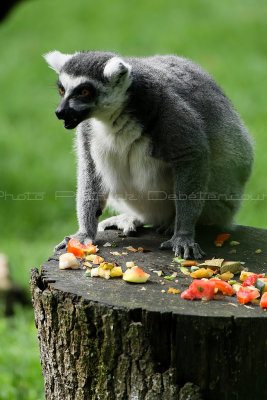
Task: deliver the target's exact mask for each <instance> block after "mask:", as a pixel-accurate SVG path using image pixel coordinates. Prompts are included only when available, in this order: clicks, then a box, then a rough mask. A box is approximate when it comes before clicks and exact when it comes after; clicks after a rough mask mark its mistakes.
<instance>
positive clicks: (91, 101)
mask: <svg viewBox="0 0 267 400" xmlns="http://www.w3.org/2000/svg"><path fill="white" fill-rule="evenodd" d="M44 58H45V60H46V61H47V63H48V64H49V66H50V67H51V68H52V69H54V70H55V71H56V72H57V73H58V89H59V94H60V96H61V101H60V103H59V105H58V107H57V109H56V115H57V117H58V118H59V119H63V120H64V126H65V128H67V129H73V128H75V127H76V126H77V125H78V124H79V123H80V122H82V121H84V120H85V119H88V118H90V117H98V118H100V119H101V118H102V119H109V118H110V117H111V115H112V114H114V113H115V112H116V111H117V110H119V109H120V108H121V107H122V106H123V104H124V103H125V101H126V99H127V93H126V92H127V89H128V88H129V86H130V85H131V66H130V65H129V64H128V63H126V62H125V61H124V60H123V59H121V58H120V57H118V56H117V55H115V54H113V53H107V52H78V53H74V54H62V53H60V52H59V51H52V52H50V53H47V54H45V55H44Z"/></svg>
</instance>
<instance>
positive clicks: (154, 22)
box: [0, 0, 267, 399]
mask: <svg viewBox="0 0 267 400" xmlns="http://www.w3.org/2000/svg"><path fill="white" fill-rule="evenodd" d="M266 20H267V3H266V1H265V0H254V1H252V0H225V1H222V2H217V1H214V0H180V1H177V0H167V1H166V0H153V1H152V0H151V1H145V0H129V1H125V0H113V1H112V2H110V1H108V0H99V1H97V2H93V1H86V0H77V1H71V0H65V1H64V2H63V1H52V0H46V1H33V0H28V1H24V2H22V3H21V4H20V5H19V6H18V7H17V8H15V9H14V11H13V12H12V13H11V14H10V16H9V17H8V18H7V19H6V20H5V21H4V22H3V23H2V25H1V26H0V38H1V40H0V54H1V63H0V87H1V100H2V101H1V109H0V122H1V134H0V170H1V184H0V206H1V213H0V226H1V242H0V251H1V252H5V253H6V254H7V255H8V256H9V259H10V263H11V272H12V276H13V278H14V279H15V280H16V281H18V282H20V283H21V284H22V285H23V286H24V287H27V288H28V281H29V269H30V268H31V267H38V266H39V265H40V264H41V263H42V262H43V261H44V260H45V259H46V258H47V257H48V255H50V254H51V252H52V249H53V246H54V245H55V244H56V243H57V242H59V241H60V240H61V239H62V238H63V236H64V235H65V234H67V233H72V232H74V231H75V230H76V229H77V223H76V217H75V212H74V209H75V198H74V192H75V186H76V183H75V179H76V178H75V175H76V171H75V170H76V165H75V157H74V154H73V150H72V141H73V135H74V134H73V133H72V132H68V131H65V130H64V128H63V127H62V124H61V123H60V122H59V121H57V119H56V118H55V115H54V110H55V108H56V105H57V102H58V95H57V91H56V87H55V82H56V75H55V73H54V72H53V71H52V70H49V69H48V67H47V65H46V63H45V62H44V60H43V59H42V57H41V55H42V54H44V53H46V52H48V51H50V50H53V49H58V50H61V51H63V52H69V53H71V52H74V51H76V50H91V49H103V50H111V51H116V52H118V53H120V54H122V55H136V56H144V55H153V54H156V53H162V54H166V53H175V54H179V55H182V56H185V57H188V58H191V59H193V60H194V61H196V62H198V63H199V64H201V65H202V66H203V67H204V68H205V69H206V70H207V71H209V72H210V73H211V74H212V75H213V76H214V77H215V79H216V80H217V81H218V82H219V83H220V85H221V86H222V87H223V89H224V90H225V92H226V93H227V95H228V96H229V97H230V98H231V100H232V102H233V104H234V105H235V108H236V109H237V111H238V112H239V113H240V114H241V116H242V117H243V119H244V121H245V123H246V125H247V127H248V128H249V130H250V132H251V133H252V135H253V137H254V139H255V166H254V171H253V174H252V177H251V180H250V182H249V184H248V186H247V192H246V193H247V196H248V200H246V201H244V203H243V207H242V209H241V211H240V213H239V215H238V218H237V221H238V222H239V223H241V224H248V225H253V226H258V227H263V228H264V227H266V226H267V213H266V212H265V210H266V199H264V200H256V198H257V196H258V195H260V196H263V195H265V194H267V193H266V185H265V151H266V150H265V149H266V147H267V136H266V133H265V132H266V126H267V114H266V92H267V81H266V71H267V50H266V37H267V24H266ZM65 191H67V192H70V193H69V197H59V195H60V194H61V195H62V194H63V193H62V192H65ZM27 193H30V194H27ZM34 196H37V197H38V196H39V197H40V198H41V200H29V199H28V198H29V197H30V198H33V197H34ZM0 335H1V337H2V338H3V337H4V342H5V343H4V344H5V346H4V348H5V350H4V356H2V355H1V359H0V368H1V371H3V370H5V371H6V372H5V373H4V374H3V378H2V374H0V376H1V378H0V379H2V380H0V388H1V389H0V390H1V391H2V392H3V393H5V394H2V393H1V392H0V399H2V398H3V399H16V398H20V399H21V398H23V397H22V396H24V394H25V393H27V395H26V394H25V396H26V397H25V398H27V399H31V398H35V399H39V397H38V396H40V393H41V390H42V385H43V382H42V377H41V373H40V368H39V367H36V369H35V368H32V367H31V366H29V369H28V370H27V374H29V375H28V378H27V379H25V380H24V382H23V383H22V379H20V378H18V376H20V375H18V374H21V373H22V372H24V369H25V365H26V364H27V363H28V362H29V363H30V364H31V363H32V364H31V365H37V364H38V363H39V354H38V349H37V347H36V345H34V346H31V345H30V346H26V345H25V344H26V343H27V342H28V341H29V343H36V331H35V329H34V326H33V322H32V315H31V313H28V314H27V313H26V314H25V315H23V313H22V312H17V313H16V315H15V317H14V318H10V319H9V320H8V321H6V320H4V319H1V320H0ZM22 350H23V351H22ZM1 351H3V350H2V342H1ZM16 353H17V354H19V355H20V356H19V357H16ZM0 354H1V353H0ZM12 364H14V365H15V366H16V368H14V370H13V367H12ZM30 364H27V365H30ZM38 365H39V364H38ZM11 367H12V368H11ZM16 374H17V375H16ZM31 374H32V379H30V375H31ZM27 391H28V392H27ZM19 395H20V397H19ZM4 396H5V397H4ZM8 396H9V397H8ZM27 396H28V397H27ZM34 396H35V397H34Z"/></svg>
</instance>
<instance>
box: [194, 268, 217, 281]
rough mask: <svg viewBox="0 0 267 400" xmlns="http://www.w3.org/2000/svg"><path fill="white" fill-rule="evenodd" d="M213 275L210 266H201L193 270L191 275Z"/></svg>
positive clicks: (207, 276) (199, 276)
mask: <svg viewBox="0 0 267 400" xmlns="http://www.w3.org/2000/svg"><path fill="white" fill-rule="evenodd" d="M212 275H213V271H212V270H211V269H209V268H207V269H206V268H199V269H198V270H197V271H195V272H191V274H190V276H191V277H192V278H197V279H199V278H210V277H211V276H212Z"/></svg>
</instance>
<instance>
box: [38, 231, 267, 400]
mask: <svg viewBox="0 0 267 400" xmlns="http://www.w3.org/2000/svg"><path fill="white" fill-rule="evenodd" d="M218 233H223V232H220V231H218V230H216V229H215V228H209V229H207V228H202V229H199V230H198V231H197V241H198V243H199V244H200V246H201V247H202V249H203V250H205V252H206V259H207V258H208V259H210V258H212V257H216V258H224V259H225V260H226V261H234V260H238V261H243V262H245V267H246V268H248V269H249V271H255V272H257V273H262V272H267V258H266V254H267V231H265V230H263V229H256V228H250V227H244V226H237V227H236V229H235V231H234V232H229V233H231V238H230V240H236V241H238V242H240V245H238V246H235V247H231V246H230V244H229V242H230V240H229V241H227V242H226V243H225V244H224V245H223V246H222V247H220V248H219V247H215V245H214V240H215V238H216V236H217V234H218ZM164 239H165V238H164V237H163V236H161V235H159V234H157V233H156V232H154V231H153V230H152V229H145V228H143V229H140V230H139V231H138V234H137V235H136V236H134V237H127V238H123V237H121V236H120V235H119V232H118V231H113V230H109V231H105V232H103V233H99V234H98V236H97V240H96V243H97V244H98V247H99V252H98V255H100V256H101V257H104V259H105V261H110V262H116V263H117V264H118V265H120V266H122V268H123V270H125V269H126V267H125V263H126V261H134V262H135V264H136V265H138V266H139V267H141V268H142V269H144V271H146V272H148V273H149V274H150V279H149V281H148V282H147V283H146V284H128V283H126V282H125V281H123V280H122V279H119V278H116V279H115V278H114V279H109V280H106V279H103V278H88V277H86V276H85V271H84V270H82V269H80V270H64V271H63V270H59V268H58V254H56V255H54V256H52V257H51V258H50V259H49V260H48V261H47V262H45V263H44V264H43V265H42V266H41V273H40V275H39V273H38V271H37V270H36V269H35V270H33V271H32V281H31V287H32V296H33V304H34V310H35V318H36V325H37V328H38V336H39V342H40V351H41V362H42V367H43V375H44V379H45V387H46V398H47V399H62V398H64V399H90V400H91V399H92V400H94V399H109V400H113V399H121V400H124V399H133V400H154V399H155V400H161V399H163V400H165V399H166V400H174V399H180V400H181V399H186V398H188V399H192V400H193V399H195V400H198V399H201V398H203V399H207V400H209V399H214V398H219V399H222V400H224V399H225V400H227V399H231V400H234V399H241V398H242V399H244V398H249V396H252V397H251V398H255V399H256V398H264V396H265V397H267V386H266V384H265V380H266V373H267V340H266V339H267V333H266V332H267V318H266V317H267V313H266V312H265V311H264V310H263V309H261V308H260V307H259V305H258V304H257V305H251V304H249V306H244V305H240V304H238V301H237V299H236V297H222V298H220V299H216V300H214V301H210V302H207V301H187V300H183V299H181V297H180V294H176V295H174V294H168V293H167V292H168V289H169V287H173V288H177V289H179V290H180V291H183V290H184V289H186V288H187V287H188V285H189V284H190V283H191V281H192V278H190V277H188V276H186V275H184V274H182V273H181V272H180V271H179V269H178V268H177V264H175V263H172V259H173V256H174V255H173V253H172V252H171V251H161V250H159V245H160V243H161V242H162V241H163V240H164ZM106 242H115V243H116V244H117V247H115V248H112V247H103V244H105V243H106ZM127 246H133V247H134V248H136V249H138V248H139V247H142V248H145V249H150V250H152V251H151V252H144V253H142V252H136V253H133V252H130V251H128V250H127V249H125V247H127ZM233 249H235V250H236V253H235V254H232V250H233ZM258 249H260V250H261V253H256V250H258ZM114 251H115V252H119V253H122V252H127V253H128V254H127V255H123V256H119V255H117V256H116V255H112V254H111V253H110V252H114ZM159 270H162V271H163V275H162V276H161V277H159V276H158V275H157V273H156V272H154V271H159ZM173 272H177V277H175V278H174V280H172V281H168V280H166V279H164V275H171V274H172V273H173ZM188 382H191V383H192V384H193V385H191V386H190V385H189V384H188ZM185 384H187V385H186V386H185ZM194 385H196V386H194ZM198 387H199V388H200V391H201V394H200V392H199V390H198ZM188 390H189V392H190V390H191V392H190V393H191V394H190V393H189V394H188ZM188 396H191V397H188ZM201 396H202V397H201ZM257 396H258V397H257Z"/></svg>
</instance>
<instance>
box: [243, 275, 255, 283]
mask: <svg viewBox="0 0 267 400" xmlns="http://www.w3.org/2000/svg"><path fill="white" fill-rule="evenodd" d="M257 279H258V275H257V274H254V275H249V276H247V277H246V279H245V280H244V282H243V286H251V285H252V286H255V283H256V280H257Z"/></svg>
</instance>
